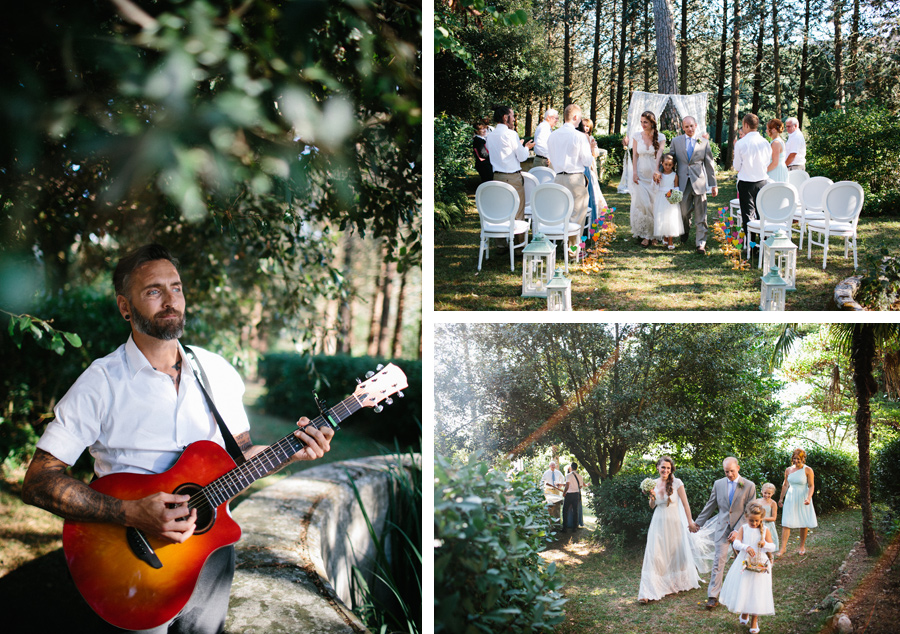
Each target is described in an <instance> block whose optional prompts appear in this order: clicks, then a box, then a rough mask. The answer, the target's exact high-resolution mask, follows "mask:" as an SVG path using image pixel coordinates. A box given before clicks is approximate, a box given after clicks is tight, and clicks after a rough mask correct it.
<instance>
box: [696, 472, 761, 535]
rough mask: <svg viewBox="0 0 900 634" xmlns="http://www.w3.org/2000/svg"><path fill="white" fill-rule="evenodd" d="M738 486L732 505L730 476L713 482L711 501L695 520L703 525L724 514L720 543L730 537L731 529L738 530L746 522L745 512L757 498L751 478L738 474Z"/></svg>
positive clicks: (699, 524)
mask: <svg viewBox="0 0 900 634" xmlns="http://www.w3.org/2000/svg"><path fill="white" fill-rule="evenodd" d="M737 482H738V483H737V488H736V489H735V490H734V499H732V501H731V505H730V506H729V505H728V478H720V479H718V480H716V482H715V484H713V489H712V493H710V495H709V501H708V502H707V503H706V506H704V507H703V510H702V511H700V515H698V516H697V519H696V520H695V522H696V523H697V525H698V526H703V525H704V524H705V523H706V521H707V520H709V519H711V518H712V517H714V516H715V515H718V514H721V515H723V516H724V517H723V520H724V523H723V526H722V528H721V529H720V530H719V531H718V532H717V533H716V536H715V538H716V542H717V543H720V542H723V541H725V540H726V539H728V535H730V534H731V531H734V530H737V529H738V528H739V527H740V526H741V525H743V524H744V523H746V521H747V520H746V519H745V518H744V512H745V511H746V510H747V507H748V506H750V504H751V503H752V502H753V501H754V500H755V499H756V485H755V484H753V483H752V482H751V481H750V480H748V479H746V478H742V477H741V476H738V480H737Z"/></svg>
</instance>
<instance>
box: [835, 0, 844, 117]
mask: <svg viewBox="0 0 900 634" xmlns="http://www.w3.org/2000/svg"><path fill="white" fill-rule="evenodd" d="M843 13H844V0H835V1H834V84H835V102H834V105H835V107H836V108H843V105H844V73H843V69H842V66H843V63H844V62H843V54H844V45H843V41H842V40H841V17H842V16H843Z"/></svg>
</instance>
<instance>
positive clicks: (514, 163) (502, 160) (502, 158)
mask: <svg viewBox="0 0 900 634" xmlns="http://www.w3.org/2000/svg"><path fill="white" fill-rule="evenodd" d="M485 143H486V144H487V149H488V153H489V154H490V157H491V166H492V167H493V168H494V171H495V172H506V173H507V174H512V173H513V172H518V171H520V170H521V169H522V165H521V163H522V162H523V161H525V160H526V159H527V158H528V148H526V147H525V146H524V145H522V142H521V141H520V140H519V135H518V134H516V132H515V130H510V129H509V127H508V126H507V125H506V124H505V123H498V124H497V127H496V128H494V131H493V132H491V133H490V134H489V135H487V139H485Z"/></svg>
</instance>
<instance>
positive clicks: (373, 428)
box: [259, 353, 422, 449]
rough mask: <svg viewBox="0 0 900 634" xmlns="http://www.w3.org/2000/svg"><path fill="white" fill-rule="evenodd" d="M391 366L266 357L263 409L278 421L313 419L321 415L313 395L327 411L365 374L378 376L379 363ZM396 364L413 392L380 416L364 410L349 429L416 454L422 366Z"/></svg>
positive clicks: (403, 361) (337, 359) (339, 357)
mask: <svg viewBox="0 0 900 634" xmlns="http://www.w3.org/2000/svg"><path fill="white" fill-rule="evenodd" d="M388 362H389V360H385V359H373V358H371V357H349V356H345V355H335V356H324V355H319V356H313V357H310V356H308V355H301V354H297V353H274V354H268V355H266V356H265V357H263V358H262V359H261V360H260V362H259V376H260V378H262V379H263V380H264V381H265V383H266V393H265V395H264V396H263V399H262V404H263V407H264V408H265V410H266V411H267V412H268V413H270V414H273V415H275V416H283V417H286V418H298V417H300V416H308V417H309V418H313V417H314V416H317V415H318V411H317V410H316V404H315V401H314V400H313V392H316V393H318V395H319V398H320V399H322V400H324V401H325V402H326V404H327V405H328V406H329V407H331V406H334V405H336V404H337V403H339V402H340V401H341V400H343V399H344V398H346V397H347V395H348V394H350V393H351V392H352V391H353V388H354V387H355V382H354V380H353V379H354V378H360V379H362V378H363V376H364V375H365V373H366V372H368V371H370V370H371V371H374V370H375V366H376V365H377V364H379V363H382V364H385V365H387V363H388ZM395 365H397V366H398V367H399V368H400V369H401V370H403V372H404V373H405V374H406V378H407V379H408V383H409V388H407V389H406V390H403V393H404V395H405V396H404V398H399V397H397V396H394V397H392V399H393V404H391V405H384V411H383V412H382V413H380V414H376V413H375V412H374V411H373V410H372V409H371V408H364V409H363V410H362V411H360V412H357V413H356V414H354V416H353V418H352V419H350V420H348V421H347V423H346V424H347V425H353V426H355V427H357V428H359V429H366V430H368V433H369V435H370V436H371V437H372V438H375V439H378V440H380V441H382V442H384V443H386V444H387V445H388V446H392V445H393V444H394V442H395V441H396V442H397V443H399V444H400V446H404V447H405V446H412V447H414V448H416V449H418V448H419V447H420V446H421V445H420V443H421V437H422V434H421V429H422V423H421V418H420V417H421V415H422V362H421V361H411V360H406V359H397V360H395Z"/></svg>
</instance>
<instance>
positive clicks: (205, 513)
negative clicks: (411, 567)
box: [173, 482, 216, 535]
mask: <svg viewBox="0 0 900 634" xmlns="http://www.w3.org/2000/svg"><path fill="white" fill-rule="evenodd" d="M201 488H202V487H201V486H200V485H199V484H194V483H193V482H186V483H185V484H182V485H181V486H179V487H178V488H177V489H175V491H173V493H176V494H177V495H190V496H191V497H192V498H193V499H192V500H191V506H192V507H194V508H196V509H197V528H196V529H194V535H202V534H203V533H205V532H207V531H208V530H209V529H211V528H212V527H213V524H215V522H216V509H215V507H212V506H210V505H209V504H206V503H205V500H204V498H203V496H202V495H197V496H196V497H194V496H195V494H197V493H199V491H200V489H201Z"/></svg>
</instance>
